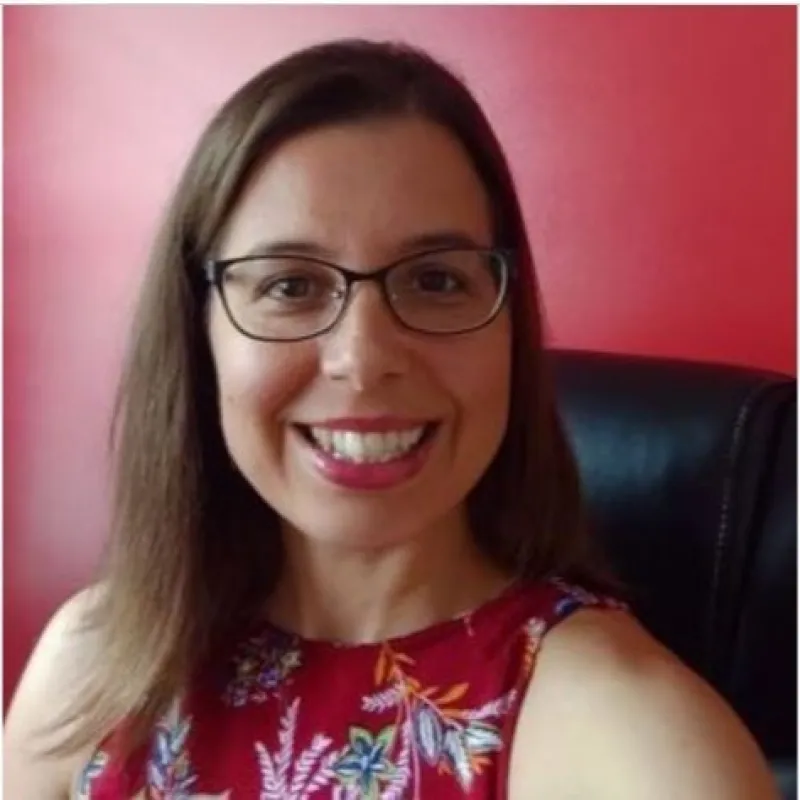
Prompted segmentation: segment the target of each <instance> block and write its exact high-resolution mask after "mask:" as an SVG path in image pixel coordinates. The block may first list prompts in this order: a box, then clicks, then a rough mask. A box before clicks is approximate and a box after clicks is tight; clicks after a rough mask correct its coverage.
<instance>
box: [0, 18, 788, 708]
mask: <svg viewBox="0 0 800 800" xmlns="http://www.w3.org/2000/svg"><path fill="white" fill-rule="evenodd" d="M4 17H5V157H6V160H5V241H4V246H5V250H4V258H5V289H6V295H5V303H6V305H5V315H6V327H5V337H6V338H5V342H6V349H5V364H6V367H5V369H6V372H5V377H6V395H5V409H6V411H5V436H6V438H5V458H6V462H5V463H6V483H5V498H6V501H5V503H6V505H5V522H6V525H5V542H6V549H5V586H6V590H5V614H6V616H5V621H6V628H5V631H6V632H5V645H6V660H5V681H6V682H5V687H6V699H7V698H8V694H9V692H10V691H11V690H12V689H13V687H14V684H15V683H16V680H17V678H18V675H19V673H20V670H21V668H22V665H23V662H24V659H25V658H26V657H27V654H28V653H29V651H30V648H31V647H32V644H33V641H34V639H35V637H36V635H37V634H38V632H39V630H40V629H41V627H42V625H43V624H44V621H45V619H46V618H47V617H48V616H49V614H50V613H51V612H52V611H53V609H54V607H55V606H56V605H57V604H58V603H59V602H61V601H62V600H63V599H64V598H65V597H66V596H67V595H68V594H69V593H70V592H72V591H74V590H75V589H77V588H78V587H79V586H81V585H82V584H84V583H85V582H86V581H87V580H88V578H89V576H90V574H91V571H92V569H93V568H94V566H95V564H96V562H97V559H98V554H99V552H100V549H101V545H102V541H103V537H104V532H105V526H106V498H107V491H108V486H107V464H106V460H105V441H106V431H107V417H108V412H109V409H110V405H111V398H112V392H113V388H114V384H115V381H116V378H117V371H118V364H119V358H120V353H121V350H122V346H123V341H124V337H125V333H126V324H127V319H128V314H129V311H130V307H131V304H132V302H133V296H134V294H135V291H136V287H137V284H138V281H139V279H140V275H141V271H142V265H143V260H144V258H145V254H146V251H147V248H148V244H149V239H150V236H151V234H152V232H153V229H154V226H155V224H156V220H157V218H158V216H159V213H160V211H161V209H162V208H163V205H164V203H165V200H166V197H167V195H168V192H169V190H170V188H171V187H172V185H173V183H174V181H175V179H176V178H177V175H178V172H179V170H180V169H181V166H182V164H183V161H184V159H185V157H186V156H187V155H188V152H189V149H190V147H191V146H192V144H193V141H194V139H195V137H196V135H197V134H198V133H199V130H200V128H201V126H202V125H203V124H204V123H205V121H206V120H207V118H208V117H209V115H210V114H211V113H212V112H213V111H214V109H215V107H216V106H217V105H218V104H219V103H220V102H221V101H222V100H223V99H224V98H225V97H226V96H227V95H228V94H229V93H230V92H231V91H232V90H233V89H234V88H236V87H237V86H238V85H239V84H240V83H241V82H242V81H244V80H245V79H246V78H248V77H250V75H251V74H252V73H254V72H255V71H257V70H258V69H260V68H261V67H263V66H264V65H265V64H267V63H268V62H270V61H272V60H274V59H276V58H278V57H280V56H283V55H284V54H286V53H288V52H290V51H291V50H294V49H296V48H298V47H300V46H303V45H307V44H310V43H313V42H316V41H319V40H323V39H328V38H333V37H339V36H353V35H359V36H369V37H378V38H400V39H405V40H408V41H410V42H413V43H417V44H419V45H422V46H424V47H428V48H430V49H431V50H432V51H433V52H434V53H435V54H436V55H438V56H440V57H441V58H443V59H444V60H445V61H446V62H448V63H450V64H451V65H453V66H455V67H456V68H457V69H458V70H460V71H461V72H462V73H463V74H464V75H465V76H466V77H467V79H468V80H469V81H470V83H471V85H472V86H473V87H474V90H475V92H476V93H477V96H478V98H479V99H480V101H481V102H482V103H483V104H484V105H485V107H486V110H487V111H488V113H489V115H490V117H491V119H492V120H493V121H494V123H495V125H496V128H497V130H498V132H499V135H500V137H501V140H502V141H503V143H504V144H505V146H506V148H507V151H508V155H509V157H510V160H511V162H512V165H513V168H514V171H515V174H516V177H517V180H518V183H519V188H520V192H521V195H522V200H523V203H524V208H525V212H526V218H527V222H528V224H529V227H530V234H531V238H532V241H533V244H534V248H535V253H536V256H537V258H538V263H539V270H540V273H541V281H542V285H543V290H544V295H545V300H546V306H547V311H548V314H549V319H550V326H551V330H552V341H553V343H554V344H556V345H561V346H571V347H584V348H591V349H599V350H608V351H620V352H635V353H646V354H664V355H672V356H686V357H691V358H695V359H717V360H721V361H727V362H733V363H740V364H749V365H755V366H761V367H768V368H775V369H779V370H784V371H788V372H794V370H795V341H796V337H795V297H796V290H795V219H796V207H795V174H796V164H795V146H796V145H795V141H796V131H795V96H796V87H795V48H796V43H795V9H794V8H791V7H777V8H753V7H716V8H666V9H664V8H652V7H651V8H636V7H627V8H614V7H605V8H603V7H594V8H593V7H582V8H567V7H555V8H541V7H538V8H537V7H527V8H526V7H509V8H492V7H461V8H457V7H422V8H410V7H380V6H358V7H348V6H338V7H334V6H326V7H313V6H312V7H285V6H284V7H280V6H278V7H255V6H244V7H242V6H240V7H214V6H207V7H179V6H178V7H161V8H159V7H147V8H145V7H141V8H133V7H91V6H89V7H66V6H64V7H50V8H46V7H28V8H23V7H10V8H8V9H6V11H5V14H4Z"/></svg>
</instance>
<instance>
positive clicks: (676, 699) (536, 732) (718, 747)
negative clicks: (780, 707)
mask: <svg viewBox="0 0 800 800" xmlns="http://www.w3.org/2000/svg"><path fill="white" fill-rule="evenodd" d="M543 787H544V788H545V789H546V791H545V793H544V795H542V791H543ZM534 796H537V797H538V796H547V797H553V798H556V797H558V798H568V797H569V798H573V797H574V798H584V797H591V798H593V800H605V798H608V800H675V798H681V800H717V799H718V800H777V798H778V794H777V788H776V786H775V784H774V782H773V780H772V776H771V774H770V772H769V768H768V766H767V764H766V762H765V760H764V758H763V756H762V754H761V752H760V751H759V749H758V747H757V745H756V743H755V742H754V740H753V739H752V737H751V735H750V734H749V732H748V731H747V729H746V728H745V727H744V725H743V724H742V722H741V721H740V720H739V719H738V717H736V715H735V714H734V712H733V711H732V710H731V709H730V708H729V707H728V706H727V705H726V704H725V703H724V702H723V701H722V699H721V698H720V697H719V696H718V695H717V694H716V693H715V692H714V691H713V690H712V689H711V687H709V686H708V684H706V683H705V682H704V681H703V680H702V679H701V678H699V677H698V676H696V675H695V674H694V673H693V672H691V671H690V670H689V669H687V668H686V667H685V666H684V665H683V664H682V663H681V662H680V661H678V659H676V658H675V657H674V656H673V655H672V654H670V653H669V652H668V651H667V650H665V649H664V648H663V647H662V646H661V645H660V644H658V643H657V642H656V641H655V640H654V639H653V638H652V637H650V636H649V635H648V634H647V633H646V632H645V631H644V630H643V629H642V628H641V627H640V626H639V625H638V624H637V623H636V622H635V621H633V620H632V619H630V618H629V617H627V616H626V615H624V614H621V613H618V612H608V611H595V610H586V611H582V612H578V613H576V614H575V616H574V617H573V618H571V619H569V620H566V621H565V622H563V623H562V624H561V625H559V626H558V627H557V628H555V629H554V630H553V631H552V632H551V633H550V634H549V636H547V637H545V640H544V642H543V644H542V648H541V652H540V656H539V661H538V664H537V670H536V673H535V675H534V679H533V681H532V682H531V684H530V687H529V689H528V692H527V695H526V697H525V700H524V702H523V708H522V712H521V716H520V720H519V724H518V729H517V735H516V738H515V742H514V750H513V753H512V765H511V794H510V800H529V798H530V799H531V800H532V798H533V797H534Z"/></svg>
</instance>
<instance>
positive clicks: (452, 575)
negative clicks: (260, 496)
mask: <svg viewBox="0 0 800 800" xmlns="http://www.w3.org/2000/svg"><path fill="white" fill-rule="evenodd" d="M283 539H284V545H285V559H284V564H283V571H282V574H281V577H280V579H279V581H278V585H277V587H276V589H275V591H274V592H273V594H272V596H271V598H270V601H269V604H268V606H267V615H268V617H269V619H270V620H271V621H272V622H273V623H274V624H276V625H278V626H280V627H281V628H284V629H285V630H289V631H292V632H294V633H297V634H298V635H300V636H302V637H304V638H307V639H322V640H331V641H339V642H346V643H350V644H359V643H367V642H377V641H381V640H384V639H388V638H392V637H397V636H404V635H407V634H409V633H413V632H415V631H417V630H421V629H423V628H426V627H428V626H430V625H433V624H435V623H437V622H441V621H443V620H446V619H451V618H453V617H455V616H457V615H458V614H461V613H465V612H467V611H470V610H472V609H473V608H476V607H477V606H479V605H481V604H482V603H484V602H486V601H487V600H489V599H491V598H493V597H495V596H496V595H498V594H499V593H500V592H502V591H503V589H504V588H505V587H506V586H507V585H508V583H509V576H507V575H505V574H503V573H502V572H501V571H500V570H499V569H497V568H496V567H495V566H493V565H492V564H491V563H490V562H489V561H488V559H486V558H485V556H483V555H482V554H481V553H480V552H479V550H478V548H477V546H476V545H475V543H474V539H473V537H472V535H471V533H470V531H469V527H468V525H467V524H466V520H465V519H463V518H462V515H461V514H459V515H458V517H457V518H456V519H451V520H448V521H446V522H444V523H442V524H440V525H438V526H436V529H435V530H431V531H426V532H425V533H424V534H423V535H421V536H417V537H414V538H413V539H411V540H408V541H404V542H402V543H401V544H395V545H391V546H387V547H384V548H380V549H378V548H372V549H366V548H364V547H356V546H347V545H343V544H340V543H336V544H332V543H329V542H321V541H319V540H313V539H311V538H310V537H308V536H306V535H304V534H301V533H299V532H297V531H291V530H288V529H287V530H285V531H284V534H283Z"/></svg>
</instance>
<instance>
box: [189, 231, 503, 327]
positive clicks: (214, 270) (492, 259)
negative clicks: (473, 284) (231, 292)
mask: <svg viewBox="0 0 800 800" xmlns="http://www.w3.org/2000/svg"><path fill="white" fill-rule="evenodd" d="M440 253H475V254H477V255H482V256H485V257H486V258H487V262H488V266H489V269H491V270H492V272H494V273H495V275H496V276H497V277H498V279H499V281H500V291H499V293H498V296H497V301H496V303H495V307H494V309H493V310H492V312H491V314H489V316H488V317H487V318H486V319H485V320H483V321H482V322H481V323H480V324H479V325H473V326H472V327H470V328H459V329H458V330H454V331H429V330H425V329H421V328H416V327H414V326H413V325H409V324H408V323H407V322H406V321H405V320H404V319H403V318H402V317H401V316H400V314H399V313H398V311H397V309H395V307H394V305H393V303H392V300H391V293H390V292H389V287H388V283H387V281H388V275H389V274H390V273H391V272H393V271H394V270H395V269H396V268H397V267H399V266H402V265H403V264H406V263H407V262H409V261H413V260H415V259H419V258H425V257H426V256H435V255H438V254H440ZM514 256H515V253H514V251H513V250H511V249H508V248H503V247H494V248H491V247H490V248H486V247H475V248H470V247H440V248H437V249H435V250H425V251H423V252H420V253H414V254H413V255H408V256H403V258H400V259H397V260H396V261H393V262H392V263H391V264H387V265H386V266H383V267H380V268H378V269H376V270H374V271H372V272H366V273H364V272H354V271H353V270H350V269H347V268H346V267H343V266H341V265H340V264H334V263H333V262H331V261H326V260H325V259H322V258H317V257H315V256H307V255H299V254H292V253H270V254H265V255H257V254H256V255H247V256H238V257H235V258H225V259H215V258H209V259H207V260H206V262H205V264H204V266H203V273H204V276H205V279H206V283H207V284H208V285H210V286H213V287H214V288H215V289H216V291H217V293H218V294H219V297H220V300H221V301H222V306H223V308H224V309H225V313H226V315H227V317H228V319H229V320H230V322H231V324H232V325H233V327H234V328H236V330H237V331H239V333H241V334H242V335H243V336H246V337H247V338H248V339H254V340H255V341H259V342H287V343H288V342H302V341H305V340H306V339H313V338H315V337H317V336H322V335H323V334H325V333H328V332H329V331H331V330H333V328H335V327H336V326H337V325H338V324H339V322H340V321H341V319H342V317H344V315H345V313H346V311H347V307H348V306H349V305H350V298H351V297H352V288H353V284H355V283H362V282H365V281H370V282H376V283H377V284H378V285H379V286H380V289H381V294H382V295H383V299H384V302H385V303H386V306H387V308H388V309H389V311H390V313H391V314H392V316H393V317H394V319H395V320H397V322H398V323H399V324H400V325H401V326H402V327H404V328H406V329H407V330H410V331H414V332H415V333H422V334H425V335H428V336H458V335H460V334H463V333H472V332H474V331H477V330H480V329H481V328H485V327H486V326H487V325H489V324H490V323H491V322H492V321H494V319H495V318H496V317H497V315H498V314H499V313H500V311H501V310H502V308H503V306H504V305H505V303H506V300H507V299H508V291H509V288H510V285H511V282H512V280H513V278H514V276H515V271H516V270H515V266H516V265H515V258H514ZM270 258H297V259H298V260H303V261H308V262H311V263H314V264H319V265H321V266H323V267H328V268H329V269H333V270H334V271H335V272H337V273H338V274H339V275H341V277H342V278H343V280H344V287H343V290H342V291H343V294H344V298H343V302H342V307H341V308H340V309H339V312H338V313H337V314H336V316H335V317H334V318H333V321H332V322H330V323H329V324H327V325H325V326H324V327H322V328H320V329H319V330H317V331H314V333H309V334H306V335H304V336H297V337H292V338H289V339H287V338H285V337H268V336H256V335H255V334H254V333H251V332H250V331H247V330H245V329H244V328H243V327H242V326H241V325H240V324H239V323H238V322H237V321H236V318H235V316H234V314H233V313H232V312H231V309H230V307H229V305H228V301H227V299H226V297H225V291H224V289H223V288H222V281H223V278H224V276H225V271H226V270H227V269H229V268H230V267H232V266H234V265H236V264H242V263H246V262H248V261H262V260H264V259H270Z"/></svg>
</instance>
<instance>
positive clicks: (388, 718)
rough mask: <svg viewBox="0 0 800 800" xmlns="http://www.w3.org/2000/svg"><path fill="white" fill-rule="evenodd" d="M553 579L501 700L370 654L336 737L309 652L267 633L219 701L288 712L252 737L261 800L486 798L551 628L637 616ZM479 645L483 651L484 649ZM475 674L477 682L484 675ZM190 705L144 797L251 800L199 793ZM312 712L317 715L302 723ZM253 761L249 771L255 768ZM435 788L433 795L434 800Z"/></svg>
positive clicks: (247, 644) (400, 658)
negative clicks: (589, 609) (478, 791)
mask: <svg viewBox="0 0 800 800" xmlns="http://www.w3.org/2000/svg"><path fill="white" fill-rule="evenodd" d="M551 583H552V586H553V587H554V588H555V589H556V591H554V592H553V593H552V594H551V595H550V597H551V600H550V601H549V605H548V606H547V607H545V608H541V609H540V611H541V613H539V614H533V615H531V616H529V617H528V618H527V619H526V620H525V622H524V623H523V624H522V625H521V626H520V627H518V628H517V629H516V630H517V631H518V632H519V637H520V638H516V639H515V641H516V642H517V644H515V645H514V648H515V649H514V652H515V653H516V654H517V655H516V656H514V658H515V659H516V665H517V666H516V677H513V676H512V678H509V679H507V681H506V683H505V684H496V685H497V686H501V687H503V686H504V689H502V690H501V691H499V692H497V691H495V692H493V693H492V694H493V695H494V696H492V694H489V693H488V692H487V691H486V687H485V686H482V685H480V686H478V688H475V686H474V685H473V683H472V682H471V681H470V680H462V681H453V682H446V683H444V684H443V685H434V684H431V683H429V682H426V681H425V680H423V679H422V676H423V675H425V674H426V670H425V669H424V668H423V667H424V665H421V664H418V663H417V659H415V658H413V657H412V656H411V655H410V654H409V652H404V648H403V647H402V641H403V640H397V641H395V642H392V641H388V642H385V643H383V644H381V645H376V646H375V647H374V648H371V649H369V650H366V651H362V652H364V653H366V654H370V653H371V654H372V658H373V659H374V663H372V664H371V666H370V662H369V661H366V662H364V661H362V662H361V663H362V667H361V668H362V669H364V670H369V672H370V673H371V683H372V686H371V688H370V690H369V691H368V692H367V693H365V694H363V695H361V697H360V702H359V703H358V705H356V706H355V707H353V708H352V711H351V712H350V713H352V714H353V717H352V719H351V720H350V721H349V722H347V723H345V724H343V725H342V726H341V727H339V728H337V729H335V730H327V731H326V730H322V731H320V730H317V729H315V728H314V727H313V726H312V723H313V720H314V717H313V714H314V709H315V704H314V702H315V701H314V700H313V699H309V700H307V699H306V698H305V697H304V693H303V692H302V691H297V690H296V689H293V685H294V683H295V680H296V681H297V682H298V684H299V685H300V686H302V685H303V683H302V681H301V672H300V671H299V670H300V667H301V666H302V665H303V662H304V655H305V652H304V649H303V644H302V642H300V640H299V639H298V638H297V637H293V636H289V635H287V634H285V633H283V632H280V631H277V630H274V629H267V630H266V631H263V632H261V633H259V634H257V635H254V636H252V637H249V638H248V639H246V640H245V641H243V642H242V643H241V645H240V646H239V648H238V649H237V651H236V652H235V653H234V654H233V656H232V657H231V659H230V666H231V672H230V673H228V674H229V675H230V679H229V680H228V681H227V682H226V683H225V684H224V685H223V686H221V687H220V692H219V694H218V695H217V697H218V698H219V699H220V700H221V701H222V703H223V705H224V706H226V707H228V708H231V709H241V711H237V712H236V713H242V714H244V713H251V712H245V709H246V708H247V707H253V706H256V707H258V706H265V704H267V703H268V702H269V703H271V705H270V706H269V708H271V709H274V710H275V711H277V712H279V713H277V714H276V716H275V717H271V714H269V713H268V712H265V713H267V715H266V716H265V717H264V719H265V720H267V721H268V720H269V719H270V718H272V719H275V720H276V722H277V724H274V723H273V724H270V723H269V722H267V726H266V733H265V734H259V733H256V734H255V735H254V736H253V738H251V739H250V742H251V745H250V747H251V748H252V749H251V750H250V751H249V752H250V756H249V757H248V758H249V759H250V761H249V763H250V764H251V765H252V775H251V777H250V778H248V781H249V780H253V781H255V785H257V787H258V788H257V791H258V800H307V798H314V797H315V796H316V797H318V798H319V800H322V798H323V797H324V798H331V800H421V797H422V788H423V785H424V786H426V787H427V786H429V785H430V786H436V787H440V786H441V787H442V792H445V791H446V792H447V797H455V796H459V797H464V798H466V797H475V796H476V795H474V794H473V790H474V789H475V787H476V786H477V785H478V783H479V778H480V777H481V776H483V775H486V774H487V773H489V772H491V771H493V770H495V769H497V757H498V754H500V753H501V752H502V751H503V750H504V748H505V747H506V742H504V738H503V737H504V723H505V722H506V720H508V718H509V714H511V713H512V712H513V710H514V709H515V708H516V706H517V704H518V700H519V696H520V691H521V689H522V688H523V687H524V686H525V685H526V682H527V681H528V680H529V678H530V676H531V675H532V673H533V669H534V666H535V661H536V657H537V654H538V652H539V647H540V644H541V641H542V638H543V637H544V635H545V633H546V632H547V630H548V629H549V628H550V627H551V626H552V625H553V624H554V623H555V622H556V621H557V620H558V619H560V618H563V617H565V616H567V615H568V614H569V613H570V612H571V611H573V610H574V609H575V608H577V607H581V606H598V605H603V606H606V607H609V606H610V607H613V608H625V606H624V604H622V603H617V602H615V601H612V600H609V599H608V598H605V597H600V596H598V595H594V594H592V593H590V592H587V591H585V590H583V589H581V588H579V587H574V586H571V585H569V584H566V583H564V582H558V581H553V582H551ZM463 622H464V624H465V626H466V628H467V632H468V633H469V635H470V638H471V639H473V637H474V636H475V634H474V631H473V630H472V628H471V622H472V621H471V620H470V619H468V618H465V619H464V620H463ZM516 624H519V623H516ZM470 646H472V647H474V646H477V645H476V644H475V642H474V641H472V643H471V645H470ZM418 658H419V656H418ZM367 674H369V673H367ZM434 674H436V671H435V670H434ZM478 674H480V673H478ZM467 676H468V677H472V678H474V677H476V675H475V673H474V672H473V673H467ZM481 677H482V676H481ZM303 679H304V680H305V678H303ZM315 680H319V676H317V678H316V679H315ZM368 680H369V679H368ZM365 682H366V681H365ZM317 691H318V692H319V691H321V692H322V694H321V695H319V694H317V700H319V698H320V696H321V697H323V698H324V696H325V689H322V690H320V689H319V687H318V686H317ZM487 694H489V697H490V699H488V700H487ZM304 703H308V704H310V705H304ZM323 704H324V703H323ZM182 705H183V704H182V703H181V702H178V701H176V702H175V703H174V704H173V706H172V707H171V709H170V711H169V713H168V714H167V715H165V717H164V718H163V719H162V720H161V722H160V723H159V725H158V726H157V728H156V730H155V732H154V737H153V744H152V749H151V754H150V757H149V759H148V761H147V765H146V776H145V781H146V786H145V788H144V790H143V793H142V794H141V795H137V797H140V796H141V798H142V800H234V798H235V800H239V797H240V795H239V794H237V793H236V792H234V791H233V790H232V789H230V788H229V789H228V790H226V791H223V792H222V793H219V794H199V793H197V786H198V783H199V778H198V773H197V771H196V770H195V767H194V765H193V764H192V762H191V759H190V740H191V734H192V723H193V719H192V716H190V715H185V714H184V713H183V711H182ZM305 709H308V710H307V711H305V713H306V714H308V715H311V716H310V719H309V718H306V717H303V716H302V713H303V712H304V710H305ZM259 713H260V712H259ZM303 720H305V722H303ZM301 723H302V724H301ZM261 724H263V723H259V726H258V727H254V728H253V730H254V731H257V730H258V729H259V727H260V726H261ZM273 726H274V727H273ZM270 730H272V731H273V733H270ZM273 736H274V741H273V740H272V739H271V738H270V737H273ZM107 763H108V757H107V755H106V754H105V753H103V752H102V751H98V753H96V754H95V756H94V757H93V758H92V760H91V761H90V762H89V764H87V766H86V768H85V770H84V772H83V774H82V776H81V779H80V782H79V786H78V792H79V793H78V800H91V797H92V794H91V789H92V785H93V782H94V781H95V780H96V779H97V777H98V776H99V775H101V774H102V773H103V770H104V768H105V767H106V765H107ZM243 763H244V765H243V767H242V768H243V769H250V768H249V767H246V761H245V762H243ZM429 781H430V783H429ZM248 785H250V784H248ZM481 785H483V784H481ZM446 786H447V787H449V788H448V789H446V790H445V787H446ZM237 791H238V790H237ZM435 791H437V792H438V791H439V789H436V790H435ZM429 792H430V790H429V789H428V788H426V789H425V794H426V800H427V797H429V796H430V794H429ZM251 796H254V795H251V794H250V793H248V795H247V797H248V798H249V797H251ZM436 796H437V797H438V796H439V795H438V794H437V795H436ZM442 796H444V794H442ZM242 797H243V795H242Z"/></svg>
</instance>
